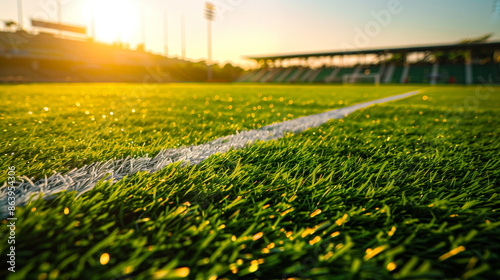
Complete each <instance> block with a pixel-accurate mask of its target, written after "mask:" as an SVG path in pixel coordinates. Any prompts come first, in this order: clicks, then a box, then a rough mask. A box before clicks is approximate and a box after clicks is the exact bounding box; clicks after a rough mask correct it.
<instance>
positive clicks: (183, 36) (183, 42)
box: [181, 14, 186, 60]
mask: <svg viewBox="0 0 500 280" xmlns="http://www.w3.org/2000/svg"><path fill="white" fill-rule="evenodd" d="M181 58H182V60H185V59H186V16H185V15H184V14H182V16H181Z"/></svg>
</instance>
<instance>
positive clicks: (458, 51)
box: [237, 42, 500, 84]
mask: <svg viewBox="0 0 500 280" xmlns="http://www.w3.org/2000/svg"><path fill="white" fill-rule="evenodd" d="M246 58H247V59H251V60H254V61H256V62H257V64H258V65H259V67H258V68H257V69H254V70H252V71H249V72H248V73H246V74H245V75H243V76H242V77H240V78H239V79H238V80H237V81H238V82H259V83H271V82H274V83H425V84H455V83H456V84H477V83H489V84H498V83H500V42H491V43H466V44H447V45H430V46H415V47H400V48H386V49H367V50H347V51H334V52H321V53H304V54H282V55H267V56H248V57H246ZM318 65H319V66H318Z"/></svg>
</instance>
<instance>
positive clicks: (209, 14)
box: [205, 2, 215, 81]
mask: <svg viewBox="0 0 500 280" xmlns="http://www.w3.org/2000/svg"><path fill="white" fill-rule="evenodd" d="M205 19H206V20H207V53H208V55H207V80H208V81H211V80H212V21H213V20H214V19H215V5H214V4H212V3H211V2H205Z"/></svg>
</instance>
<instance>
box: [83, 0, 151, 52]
mask: <svg viewBox="0 0 500 280" xmlns="http://www.w3.org/2000/svg"><path fill="white" fill-rule="evenodd" d="M91 9H92V12H93V15H94V25H95V27H94V28H95V31H96V34H95V35H96V39H97V40H99V41H104V42H108V43H112V42H130V40H131V39H133V37H134V35H135V34H137V31H138V30H139V29H140V25H141V20H140V17H141V9H140V7H139V4H138V3H137V2H136V1H131V0H101V1H98V0H96V1H92V7H91Z"/></svg>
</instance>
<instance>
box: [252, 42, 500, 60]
mask: <svg viewBox="0 0 500 280" xmlns="http://www.w3.org/2000/svg"><path fill="white" fill-rule="evenodd" d="M494 48H500V42H489V43H469V44H449V45H430V46H428V45H427V46H413V47H398V48H379V49H365V50H344V51H331V52H317V53H296V54H279V55H262V56H246V58H248V59H255V60H262V59H264V60H277V59H289V58H307V57H322V56H323V57H328V56H338V55H359V54H381V53H407V52H423V51H443V50H453V49H473V50H476V49H494Z"/></svg>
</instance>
